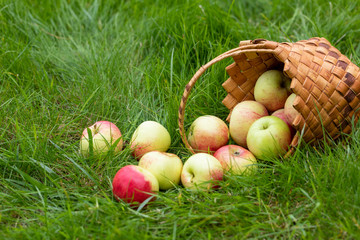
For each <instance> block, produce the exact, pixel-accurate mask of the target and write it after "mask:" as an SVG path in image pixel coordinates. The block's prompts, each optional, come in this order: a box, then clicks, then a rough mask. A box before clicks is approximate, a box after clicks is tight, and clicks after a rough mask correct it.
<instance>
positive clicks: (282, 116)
mask: <svg viewBox="0 0 360 240" xmlns="http://www.w3.org/2000/svg"><path fill="white" fill-rule="evenodd" d="M290 96H291V95H290ZM285 104H286V103H285ZM271 116H275V117H278V118H280V119H282V120H283V121H284V122H285V123H286V124H287V125H288V127H289V128H290V133H291V137H293V136H294V135H295V133H296V130H295V128H294V127H293V126H292V124H291V123H290V122H289V121H288V119H287V117H286V115H285V109H284V108H282V109H279V110H276V111H275V112H273V113H272V114H271Z"/></svg>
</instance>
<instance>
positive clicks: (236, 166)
mask: <svg viewBox="0 0 360 240" xmlns="http://www.w3.org/2000/svg"><path fill="white" fill-rule="evenodd" d="M214 157H215V158H216V159H217V160H219V162H220V163H221V165H222V167H223V169H224V171H226V172H232V173H234V174H238V175H240V174H250V173H252V172H254V170H256V169H257V165H256V158H255V156H254V155H253V154H252V153H251V152H250V151H249V150H247V149H246V148H243V147H241V146H238V145H226V146H223V147H221V148H219V149H218V150H217V151H216V152H215V153H214Z"/></svg>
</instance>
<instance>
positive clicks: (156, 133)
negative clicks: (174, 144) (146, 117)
mask: <svg viewBox="0 0 360 240" xmlns="http://www.w3.org/2000/svg"><path fill="white" fill-rule="evenodd" d="M130 143H131V149H132V154H133V156H134V157H136V158H140V157H141V156H142V155H144V154H145V153H147V152H150V151H160V152H166V151H167V150H168V149H169V147H170V144H171V137H170V134H169V132H168V130H167V129H166V128H165V127H164V126H163V125H161V124H160V123H158V122H155V121H145V122H143V123H141V124H140V125H139V126H138V127H137V128H136V130H135V132H134V133H133V135H132V137H131V141H130Z"/></svg>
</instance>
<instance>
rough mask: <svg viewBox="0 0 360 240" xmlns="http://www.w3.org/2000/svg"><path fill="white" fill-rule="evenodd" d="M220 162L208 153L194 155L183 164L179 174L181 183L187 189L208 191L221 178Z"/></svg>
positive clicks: (214, 186) (222, 171)
mask: <svg viewBox="0 0 360 240" xmlns="http://www.w3.org/2000/svg"><path fill="white" fill-rule="evenodd" d="M223 174H224V170H223V168H222V166H221V164H220V162H219V161H218V160H217V159H216V158H215V157H214V156H212V155H210V154H208V153H196V154H194V155H192V156H191V157H190V158H189V159H188V160H187V161H186V162H185V163H184V166H183V169H182V172H181V183H182V184H183V186H184V187H185V188H188V189H199V190H209V189H211V188H216V187H217V185H216V182H217V181H221V180H222V178H223Z"/></svg>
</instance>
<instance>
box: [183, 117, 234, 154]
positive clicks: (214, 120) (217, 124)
mask: <svg viewBox="0 0 360 240" xmlns="http://www.w3.org/2000/svg"><path fill="white" fill-rule="evenodd" d="M188 140H189V144H190V146H191V147H192V148H193V149H194V151H195V152H204V153H209V152H215V151H216V150H217V149H219V148H220V147H222V146H224V145H225V144H227V143H228V141H229V128H228V126H227V125H226V123H225V122H224V121H223V120H221V119H220V118H218V117H216V116H212V115H205V116H201V117H198V118H197V119H196V120H195V121H194V122H193V123H192V124H191V126H190V130H189V134H188Z"/></svg>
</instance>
